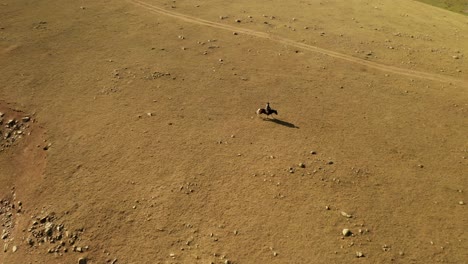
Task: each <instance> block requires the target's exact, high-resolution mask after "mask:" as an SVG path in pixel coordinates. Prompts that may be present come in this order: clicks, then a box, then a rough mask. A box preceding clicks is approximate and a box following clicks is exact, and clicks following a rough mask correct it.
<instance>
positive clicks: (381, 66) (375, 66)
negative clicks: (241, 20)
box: [127, 0, 468, 86]
mask: <svg viewBox="0 0 468 264" xmlns="http://www.w3.org/2000/svg"><path fill="white" fill-rule="evenodd" d="M127 1H129V2H131V3H133V4H136V5H138V6H141V7H143V8H145V9H148V10H150V11H152V12H154V13H159V14H163V15H166V16H169V17H173V18H177V19H181V20H183V21H186V22H189V23H194V24H198V25H203V26H209V27H214V28H219V29H224V30H229V31H232V32H237V33H242V34H246V35H251V36H255V37H259V38H265V39H269V40H272V41H275V42H278V43H281V44H285V45H288V46H293V47H296V48H300V49H304V50H308V51H313V52H317V53H320V54H324V55H328V56H330V57H333V58H337V59H342V60H345V61H349V62H352V63H357V64H361V65H363V66H366V67H369V68H373V69H377V70H381V71H386V72H390V73H394V74H399V75H404V76H408V77H413V78H420V79H426V80H431V81H437V82H445V83H452V84H458V85H460V86H466V85H467V84H468V81H464V80H460V79H456V78H452V77H450V76H444V75H439V74H433V73H427V72H421V71H415V70H410V69H404V68H398V67H395V66H390V65H384V64H380V63H377V62H373V61H368V60H364V59H361V58H357V57H353V56H350V55H346V54H342V53H339V52H335V51H332V50H327V49H323V48H319V47H316V46H313V45H309V44H305V43H300V42H296V41H294V40H290V39H287V38H283V37H279V36H274V35H271V34H268V33H265V32H260V31H255V30H251V29H245V28H240V27H234V26H231V25H226V24H221V23H216V22H212V21H208V20H204V19H201V18H197V17H193V16H189V15H184V14H180V13H176V12H172V11H169V10H166V9H164V8H161V7H157V6H154V5H151V4H148V3H145V2H142V1H139V0H127Z"/></svg>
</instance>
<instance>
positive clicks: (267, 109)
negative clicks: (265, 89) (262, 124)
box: [257, 103, 278, 116]
mask: <svg viewBox="0 0 468 264" xmlns="http://www.w3.org/2000/svg"><path fill="white" fill-rule="evenodd" d="M261 114H265V115H267V116H269V115H271V114H275V115H278V111H276V110H275V109H271V108H270V103H267V105H266V107H265V108H259V109H258V110H257V115H261Z"/></svg>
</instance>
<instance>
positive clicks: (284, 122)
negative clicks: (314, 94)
mask: <svg viewBox="0 0 468 264" xmlns="http://www.w3.org/2000/svg"><path fill="white" fill-rule="evenodd" d="M263 120H264V121H269V122H273V123H276V124H278V125H282V126H285V127H289V128H299V127H298V126H296V125H294V124H293V123H289V122H286V121H283V120H280V119H276V118H273V119H270V118H265V119H263Z"/></svg>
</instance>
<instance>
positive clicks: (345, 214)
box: [341, 211, 353, 218]
mask: <svg viewBox="0 0 468 264" xmlns="http://www.w3.org/2000/svg"><path fill="white" fill-rule="evenodd" d="M341 215H342V216H344V217H346V218H352V217H353V216H352V215H350V214H347V213H346V212H343V211H342V212H341Z"/></svg>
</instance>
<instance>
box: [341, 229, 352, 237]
mask: <svg viewBox="0 0 468 264" xmlns="http://www.w3.org/2000/svg"><path fill="white" fill-rule="evenodd" d="M341 233H342V234H343V236H350V235H352V234H353V233H352V232H351V230H349V229H347V228H345V229H343V231H341Z"/></svg>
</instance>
